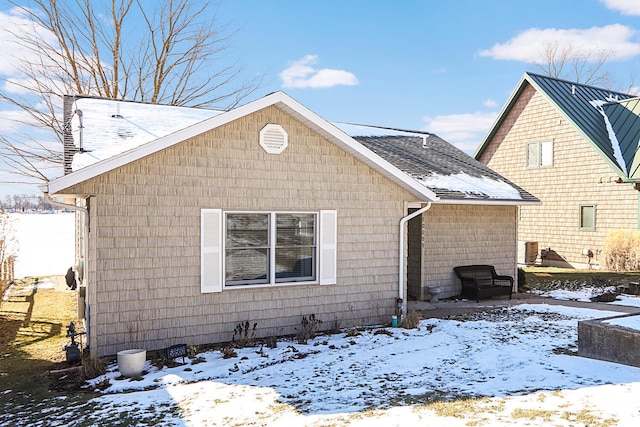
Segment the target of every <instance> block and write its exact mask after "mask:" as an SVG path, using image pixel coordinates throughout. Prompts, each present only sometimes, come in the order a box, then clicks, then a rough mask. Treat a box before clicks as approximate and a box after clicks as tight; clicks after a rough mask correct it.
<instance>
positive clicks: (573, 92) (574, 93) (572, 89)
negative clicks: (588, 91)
mask: <svg viewBox="0 0 640 427" xmlns="http://www.w3.org/2000/svg"><path fill="white" fill-rule="evenodd" d="M571 95H573V96H575V95H576V85H571Z"/></svg>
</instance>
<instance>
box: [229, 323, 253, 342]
mask: <svg viewBox="0 0 640 427" xmlns="http://www.w3.org/2000/svg"><path fill="white" fill-rule="evenodd" d="M257 326H258V323H254V324H253V327H251V325H250V324H249V321H248V320H247V321H245V322H244V323H238V325H237V326H236V327H235V329H234V330H233V338H232V344H233V346H234V347H235V348H245V347H248V346H251V345H253V343H254V341H255V338H256V327H257Z"/></svg>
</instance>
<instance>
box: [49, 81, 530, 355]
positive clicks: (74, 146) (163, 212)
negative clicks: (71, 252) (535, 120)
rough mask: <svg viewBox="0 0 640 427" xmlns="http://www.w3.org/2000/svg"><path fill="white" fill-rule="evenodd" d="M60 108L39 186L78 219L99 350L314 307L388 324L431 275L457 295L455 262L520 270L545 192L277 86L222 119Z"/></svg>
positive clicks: (263, 327)
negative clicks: (73, 207)
mask: <svg viewBox="0 0 640 427" xmlns="http://www.w3.org/2000/svg"><path fill="white" fill-rule="evenodd" d="M65 112H66V114H65V126H66V134H65V145H66V151H67V153H69V154H68V155H67V156H66V159H67V162H68V166H69V170H68V172H69V173H68V174H66V175H64V176H62V177H60V178H58V179H55V180H53V181H51V182H49V183H48V184H47V186H46V188H43V190H44V191H45V192H46V193H47V194H48V195H50V196H54V197H63V198H65V199H66V200H68V201H71V200H75V203H76V204H77V205H78V206H81V207H79V208H78V209H82V210H83V211H84V212H86V213H85V214H84V215H78V217H79V218H82V217H84V218H85V219H83V220H82V227H81V228H80V233H79V235H78V241H79V244H78V258H79V262H78V265H80V264H82V265H83V274H82V276H83V281H82V286H83V289H86V310H85V312H86V321H87V329H88V343H89V345H90V348H91V351H92V354H94V355H97V356H103V355H110V354H114V353H116V352H117V351H119V350H122V349H123V348H126V347H128V346H144V347H145V348H147V349H149V350H151V349H162V348H166V347H168V346H171V345H174V344H177V343H188V344H205V343H216V342H225V341H230V340H231V339H232V337H233V332H234V328H236V327H237V326H238V325H239V324H240V323H241V322H245V321H249V322H251V324H253V323H256V324H257V327H256V335H257V336H263V337H264V336H279V335H285V334H294V333H296V332H299V331H300V330H301V327H302V325H301V320H302V317H303V316H308V315H311V314H314V315H315V316H316V317H317V318H318V319H320V320H322V321H323V324H322V326H323V328H325V329H331V328H335V327H345V326H354V325H368V324H380V323H388V322H389V321H390V319H391V316H392V315H393V314H395V313H396V312H397V310H400V311H405V310H406V300H407V295H408V296H409V297H412V298H417V299H422V298H425V297H426V293H425V292H426V291H425V289H426V288H427V286H433V285H437V286H440V287H441V288H442V290H443V293H442V294H441V296H444V297H446V296H455V295H458V294H459V293H460V284H459V283H458V282H457V280H456V279H455V275H454V274H453V270H452V269H453V267H454V266H456V265H462V264H472V263H487V264H494V265H495V266H496V268H497V270H498V272H499V273H501V274H510V275H515V274H516V255H515V252H516V223H517V207H518V206H520V205H528V204H535V203H538V201H537V199H535V198H534V197H533V196H531V195H530V194H529V193H527V192H525V191H523V190H521V189H519V188H518V187H516V186H514V185H513V184H511V183H509V182H508V181H506V180H505V179H504V178H502V177H500V176H499V175H497V174H496V173H495V172H493V171H491V170H489V169H488V168H486V167H484V166H482V165H481V164H480V163H478V162H477V161H475V160H474V159H472V158H471V157H470V156H467V155H466V154H464V153H462V152H461V151H459V150H457V149H455V148H454V147H452V146H451V145H449V144H447V143H446V142H445V141H443V140H441V139H439V138H438V137H437V136H436V135H432V134H427V133H419V132H405V131H394V130H390V129H381V128H372V127H354V126H351V125H340V124H336V125H334V124H332V123H329V122H327V121H325V120H323V119H322V118H320V117H319V116H318V115H316V114H315V113H313V112H311V111H310V110H308V109H307V108H306V107H304V106H303V105H301V104H299V103H298V102H296V101H295V100H293V99H291V98H290V97H289V96H287V95H286V94H284V93H282V92H277V93H274V94H271V95H268V96H266V97H264V98H261V99H258V100H257V101H254V102H251V103H249V104H246V105H244V106H241V107H238V108H236V109H233V110H231V111H226V112H219V111H205V110H195V109H189V108H181V107H166V106H158V105H150V104H140V103H131V102H125V101H114V100H106V99H99V98H87V97H76V98H73V97H68V98H66V100H65ZM80 118H81V119H82V120H80ZM341 129H344V130H341ZM348 133H351V134H354V135H362V136H361V137H356V138H354V137H351V136H349V134H348ZM80 141H82V147H80ZM412 216H415V218H414V219H410V218H411V217H412ZM407 224H408V227H407ZM407 229H408V232H407ZM407 234H408V237H407ZM80 260H81V261H80ZM405 277H408V288H407V281H405ZM82 294H85V291H83V292H82Z"/></svg>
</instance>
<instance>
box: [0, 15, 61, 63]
mask: <svg viewBox="0 0 640 427" xmlns="http://www.w3.org/2000/svg"><path fill="white" fill-rule="evenodd" d="M34 35H36V36H37V37H38V38H40V39H41V40H42V42H43V43H44V44H48V45H50V46H57V42H56V39H55V37H53V34H51V33H50V32H49V31H47V30H45V29H44V28H43V27H41V26H39V25H38V24H36V23H35V22H33V21H32V20H30V19H28V18H27V17H25V13H24V10H22V9H21V8H19V7H14V8H13V9H10V10H8V11H3V12H0V52H2V55H3V58H4V60H3V61H0V75H14V74H15V73H16V71H17V69H16V67H15V64H16V63H18V62H20V61H25V60H26V61H28V62H31V63H37V62H38V61H37V59H38V58H36V57H35V56H34V54H33V52H31V51H30V50H27V49H25V48H24V47H23V46H21V44H20V43H19V41H20V40H21V39H24V38H33V36H34ZM29 56H31V57H29Z"/></svg>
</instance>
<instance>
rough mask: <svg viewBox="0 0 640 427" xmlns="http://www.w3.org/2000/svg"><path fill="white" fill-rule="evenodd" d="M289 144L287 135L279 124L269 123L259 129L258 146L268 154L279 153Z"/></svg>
mask: <svg viewBox="0 0 640 427" xmlns="http://www.w3.org/2000/svg"><path fill="white" fill-rule="evenodd" d="M287 144H289V135H287V132H285V130H284V129H283V128H282V126H280V125H275V124H271V123H269V124H268V125H266V126H265V127H263V128H262V130H261V131H260V146H261V147H262V148H264V151H266V152H267V153H269V154H280V153H282V152H283V151H284V149H285V148H287Z"/></svg>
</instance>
